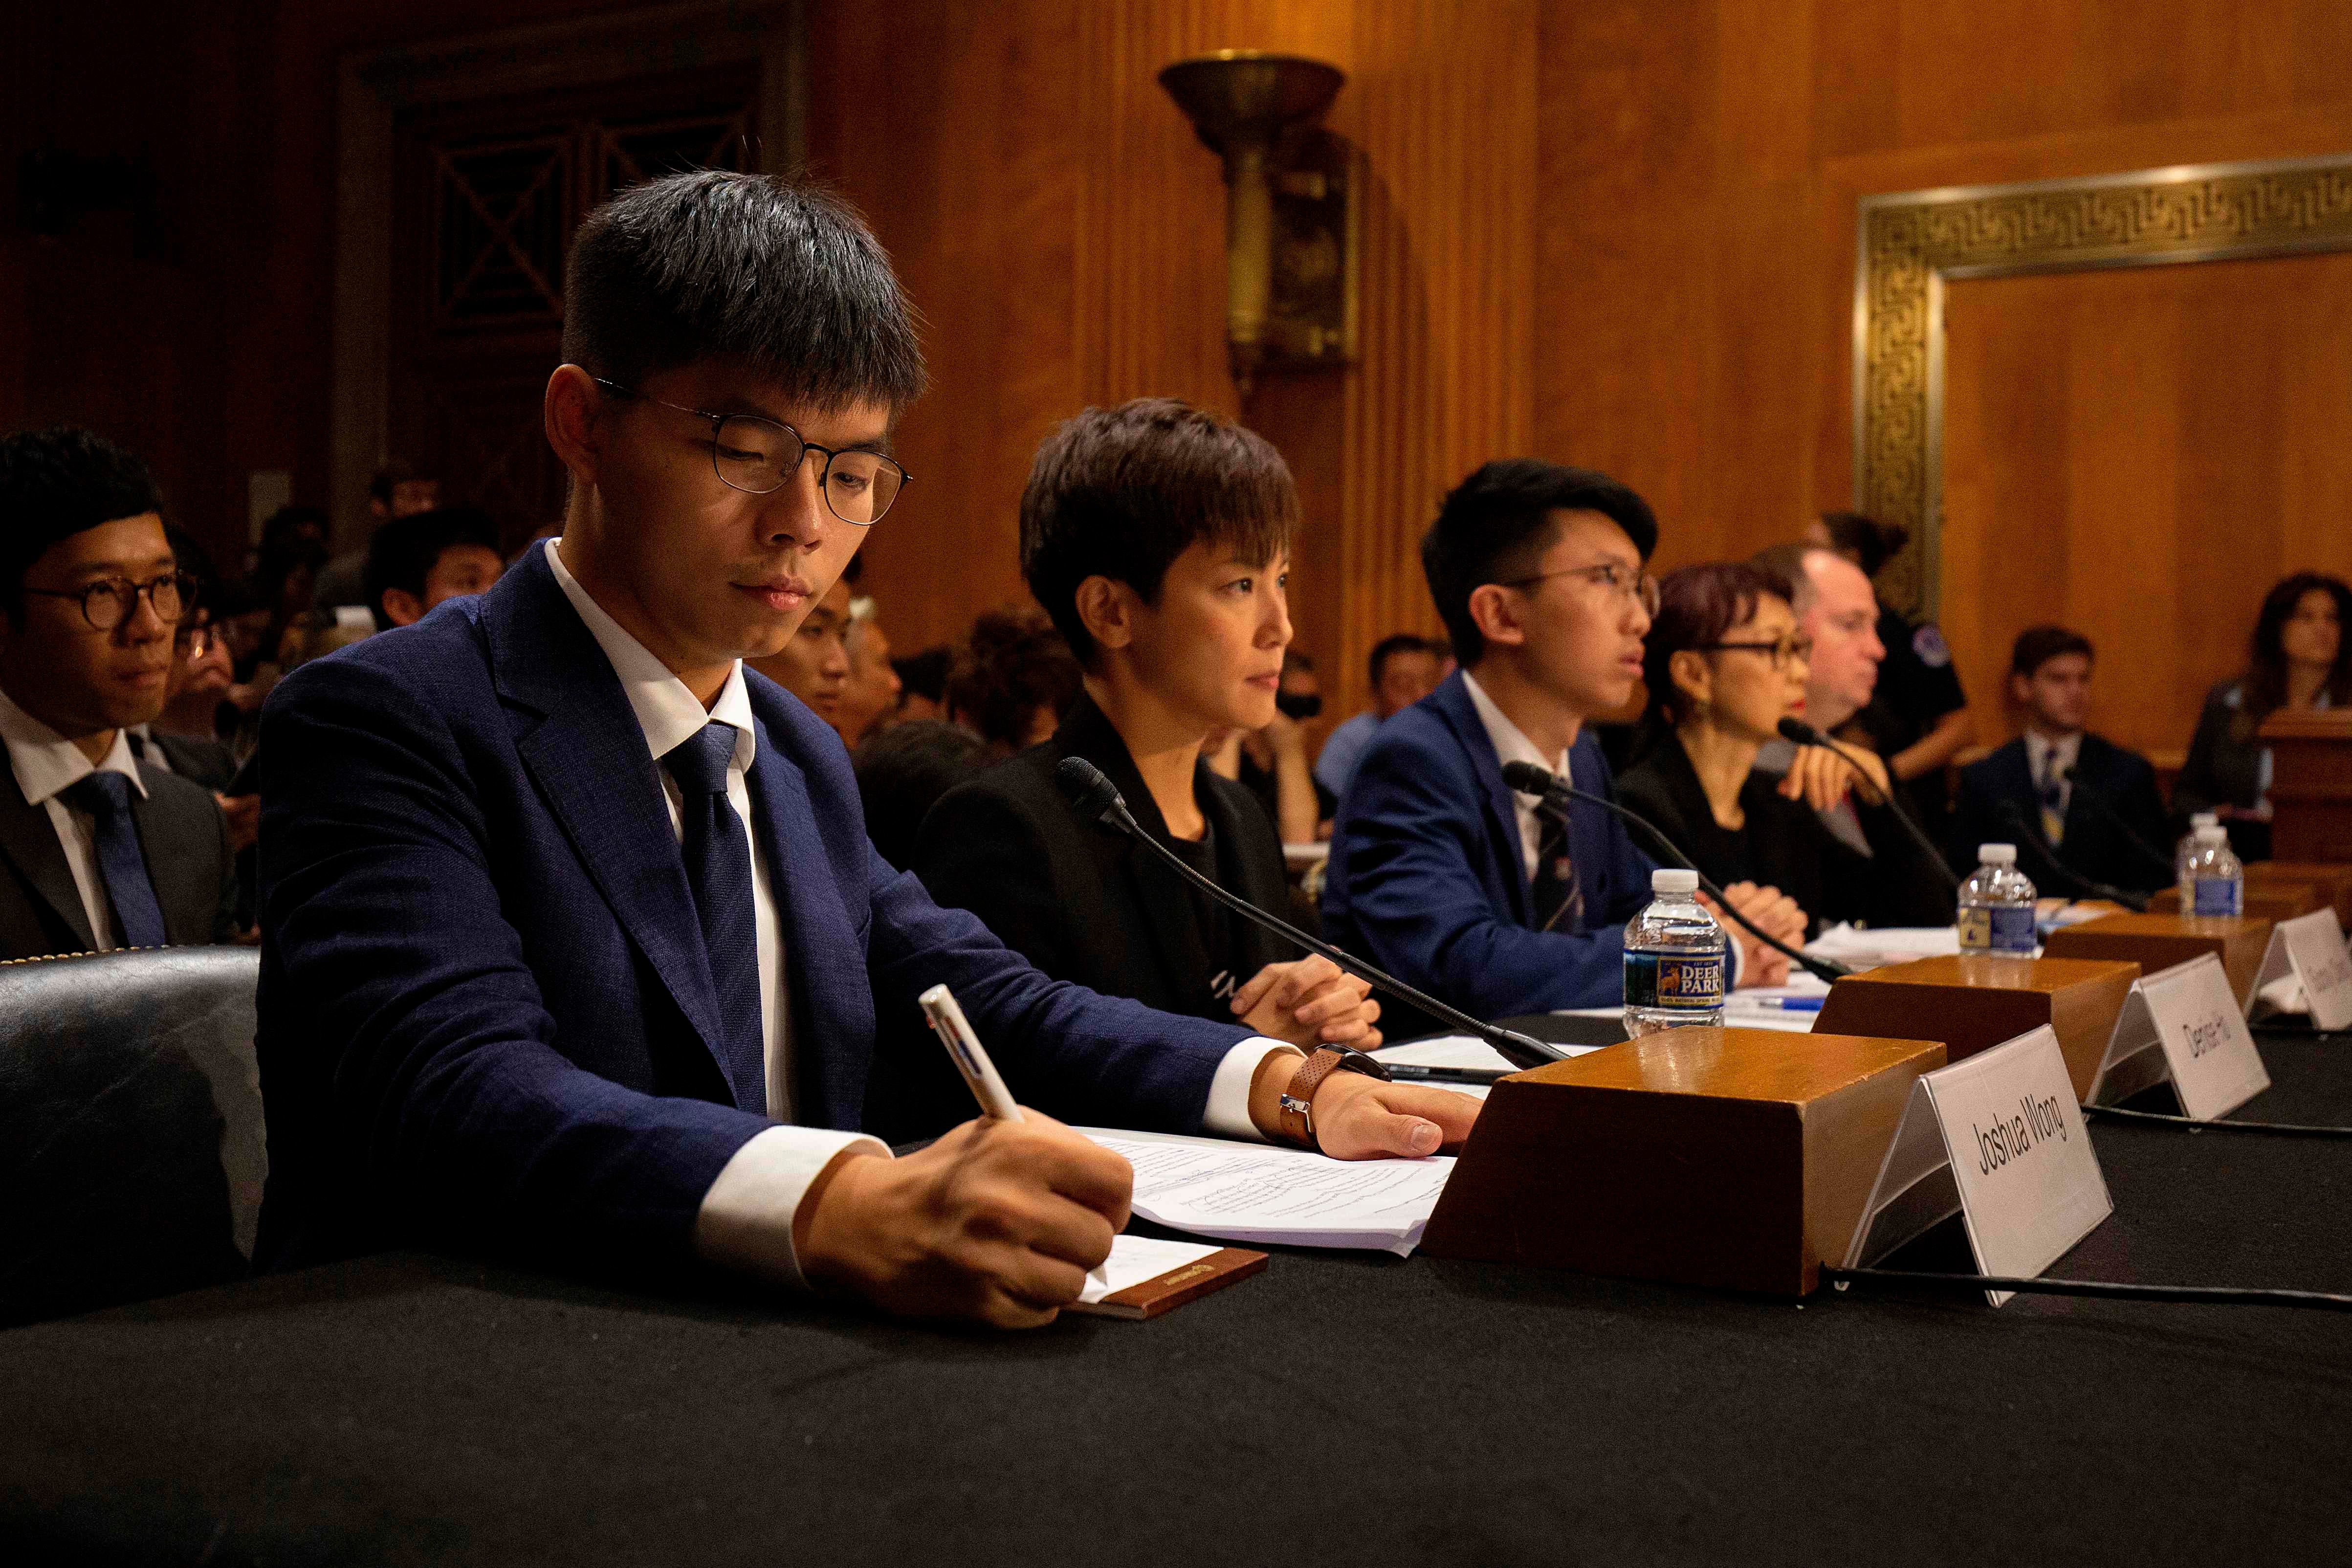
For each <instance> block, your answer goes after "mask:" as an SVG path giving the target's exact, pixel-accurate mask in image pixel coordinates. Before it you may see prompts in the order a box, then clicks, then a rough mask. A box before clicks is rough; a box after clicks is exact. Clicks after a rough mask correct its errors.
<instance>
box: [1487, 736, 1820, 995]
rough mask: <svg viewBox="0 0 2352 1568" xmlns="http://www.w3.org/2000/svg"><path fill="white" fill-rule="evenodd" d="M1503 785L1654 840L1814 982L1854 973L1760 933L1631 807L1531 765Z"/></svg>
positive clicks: (1514, 766) (1506, 769)
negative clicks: (1560, 800)
mask: <svg viewBox="0 0 2352 1568" xmlns="http://www.w3.org/2000/svg"><path fill="white" fill-rule="evenodd" d="M1503 782H1504V783H1505V784H1508V785H1509V786H1510V787H1511V788H1513V789H1515V790H1517V791H1518V792H1519V793H1520V794H1521V795H1550V796H1558V795H1565V796H1566V797H1568V798H1569V799H1570V800H1580V801H1583V802H1585V803H1586V804H1588V805H1597V806H1599V807H1600V808H1601V810H1603V811H1606V812H1612V813H1614V814H1615V815H1616V816H1620V817H1622V818H1623V819H1624V820H1625V821H1627V822H1630V823H1632V824H1633V826H1636V827H1638V828H1640V829H1641V830H1642V831H1643V832H1644V833H1646V834H1648V835H1649V836H1650V837H1652V838H1653V839H1654V840H1656V842H1657V845H1658V847H1659V848H1661V849H1663V850H1664V851H1665V852H1666V858H1667V859H1669V860H1671V861H1673V862H1674V863H1675V865H1677V866H1679V867H1681V868H1683V869H1684V870H1685V871H1689V872H1692V873H1694V874H1695V875H1696V876H1697V878H1698V885H1699V886H1700V887H1702V888H1704V889H1706V893H1707V896H1708V897H1709V898H1711V899H1713V900H1715V901H1716V903H1717V905H1718V906H1719V907H1720V908H1721V909H1722V910H1723V912H1724V913H1725V914H1727V915H1729V916H1730V917H1731V918H1732V919H1733V920H1736V921H1738V922H1739V923H1740V924H1741V925H1743V926H1746V927H1747V928H1748V931H1749V932H1750V933H1751V934H1753V935H1754V936H1755V938H1756V940H1757V941H1759V942H1762V943H1763V944H1764V945H1765V946H1767V947H1769V948H1770V949H1772V951H1773V952H1779V953H1782V954H1785V955H1786V956H1787V957H1788V959H1789V961H1790V963H1794V964H1796V965H1797V966H1798V967H1799V968H1801V969H1802V970H1804V972H1805V973H1808V974H1811V975H1812V976H1814V977H1815V978H1816V979H1820V980H1825V981H1829V982H1831V983H1832V984H1834V983H1835V982H1837V981H1840V980H1843V979H1844V978H1845V977H1846V976H1847V975H1849V974H1852V973H1853V970H1851V969H1849V968H1847V967H1846V966H1845V965H1844V964H1843V963H1837V962H1836V961H1835V960H1833V959H1827V958H1815V957H1813V956H1812V955H1811V953H1807V952H1800V951H1799V950H1797V949H1796V948H1793V947H1790V945H1789V944H1788V943H1787V942H1782V941H1781V940H1780V938H1779V937H1776V936H1773V935H1772V934H1770V933H1769V932H1768V931H1762V930H1760V929H1759V927H1758V926H1757V924H1756V922H1755V921H1751V920H1749V919H1748V917H1747V916H1746V915H1743V914H1741V913H1740V912H1739V911H1738V910H1736V909H1733V908H1732V907H1731V900H1729V899H1728V898H1727V897H1726V896H1725V894H1724V891H1723V889H1721V888H1719V887H1717V885H1716V883H1715V881H1714V879H1712V878H1710V877H1709V876H1707V874H1706V872H1704V871H1701V870H1699V868H1698V867H1697V866H1696V865H1695V864H1693V863H1692V860H1691V858H1690V857H1689V856H1687V855H1685V854H1684V853H1683V852H1682V850H1681V848H1680V847H1677V846H1676V845H1675V841H1674V840H1673V839H1671V838H1669V837H1666V836H1665V834H1664V832H1662V831H1661V830H1660V829H1659V827H1658V825H1657V824H1656V823H1654V822H1652V821H1651V820H1650V819H1649V818H1648V817H1646V816H1643V815H1642V814H1641V813H1639V812H1637V811H1635V810H1633V808H1632V807H1631V806H1625V805H1618V804H1617V802H1615V801H1613V800H1611V799H1610V798H1609V797H1608V796H1606V795H1594V794H1592V793H1591V791H1589V790H1580V789H1578V788H1577V787H1576V786H1574V785H1573V784H1562V783H1561V782H1560V780H1559V774H1557V773H1552V772H1551V771H1549V769H1546V768H1539V767H1538V766H1536V765H1535V763H1504V764H1503Z"/></svg>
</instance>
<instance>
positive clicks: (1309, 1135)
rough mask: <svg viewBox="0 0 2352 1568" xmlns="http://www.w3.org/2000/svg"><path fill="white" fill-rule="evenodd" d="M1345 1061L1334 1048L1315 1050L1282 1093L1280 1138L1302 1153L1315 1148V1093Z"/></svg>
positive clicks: (1345, 1056) (1338, 1049) (1345, 1054)
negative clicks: (1281, 1134) (1281, 1133)
mask: <svg viewBox="0 0 2352 1568" xmlns="http://www.w3.org/2000/svg"><path fill="white" fill-rule="evenodd" d="M1348 1057H1349V1053H1348V1052H1346V1051H1343V1050H1341V1049H1340V1048H1339V1047H1337V1046H1318V1047H1316V1048H1315V1050H1314V1052H1313V1054H1311V1055H1310V1056H1308V1057H1307V1059H1306V1060H1305V1061H1303V1062H1301V1063H1300V1064H1299V1065H1298V1070H1297V1072H1296V1073H1294V1074H1292V1075H1291V1079H1290V1083H1289V1085H1288V1087H1286V1089H1283V1091H1282V1131H1283V1136H1285V1137H1286V1138H1288V1139H1290V1140H1291V1141H1292V1142H1295V1143H1297V1144H1298V1145H1299V1147H1301V1148H1303V1149H1312V1148H1314V1147H1315V1112H1314V1109H1313V1108H1314V1104H1315V1091H1316V1090H1317V1089H1320V1088H1321V1087H1322V1086H1323V1080H1324V1079H1327V1078H1329V1077H1330V1076H1331V1075H1332V1074H1333V1073H1335V1072H1337V1071H1339V1064H1340V1063H1342V1062H1344V1061H1346V1060H1347V1059H1348Z"/></svg>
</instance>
